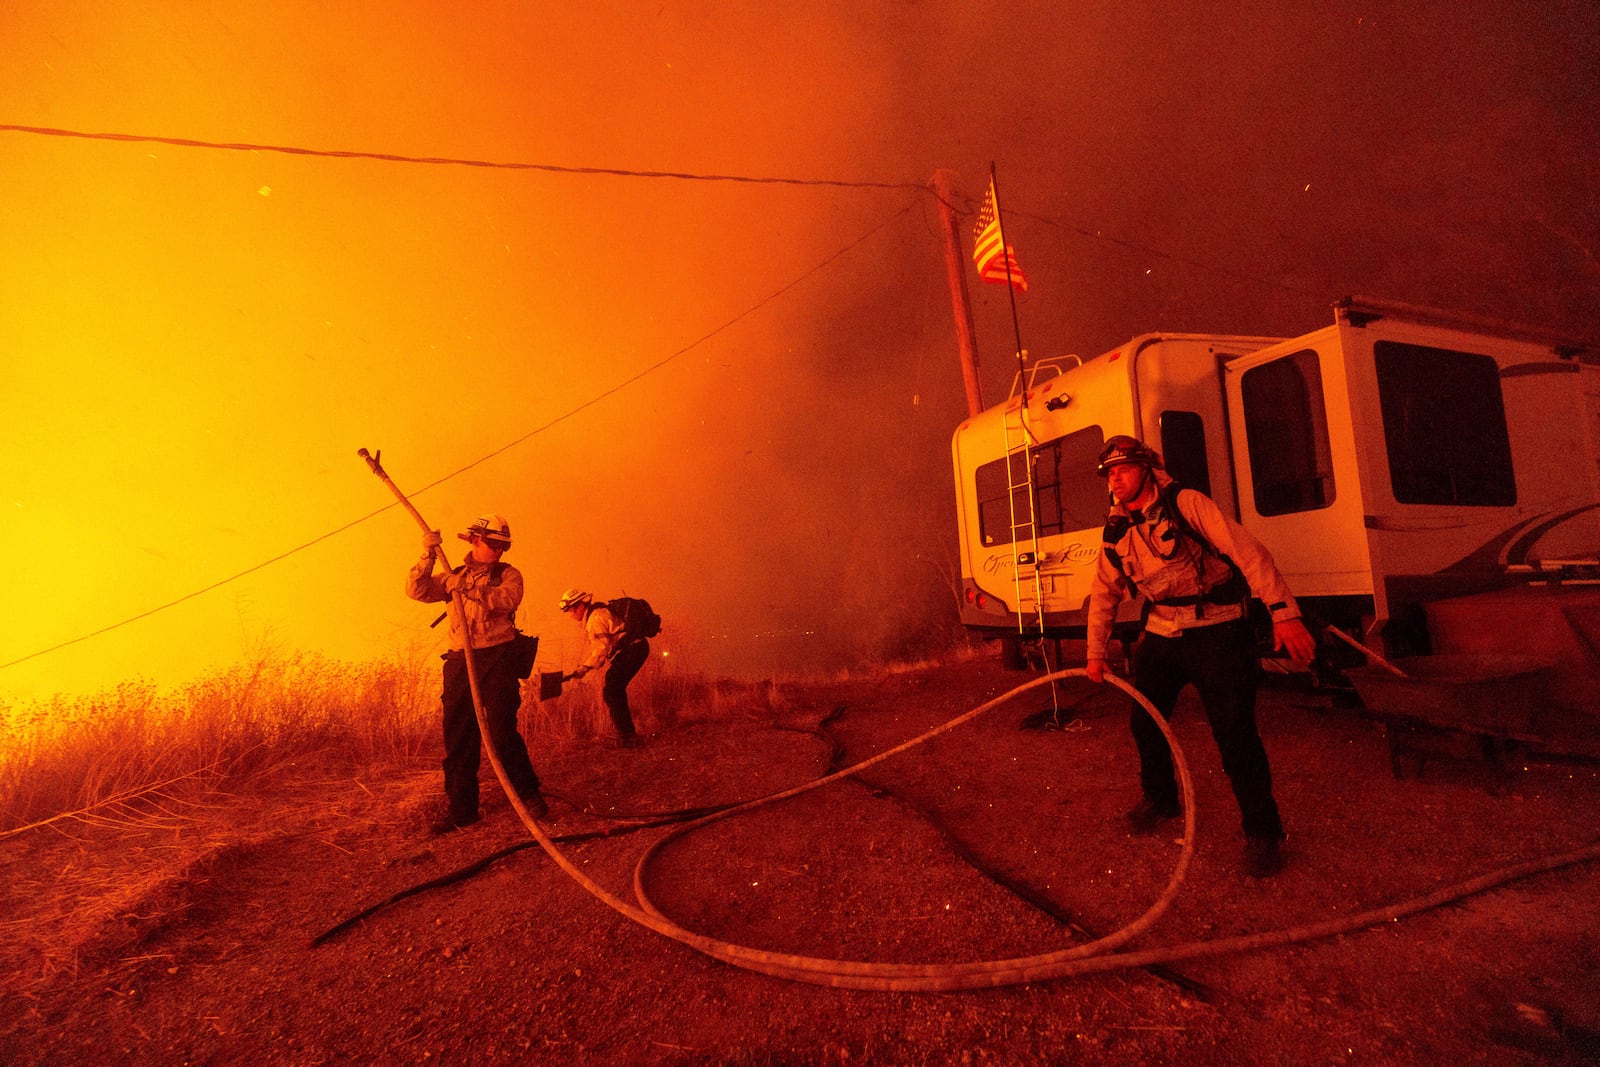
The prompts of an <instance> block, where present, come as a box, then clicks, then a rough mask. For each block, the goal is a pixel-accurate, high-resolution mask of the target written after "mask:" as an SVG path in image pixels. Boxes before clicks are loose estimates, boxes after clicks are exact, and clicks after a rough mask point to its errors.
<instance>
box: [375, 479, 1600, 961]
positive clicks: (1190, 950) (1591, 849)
mask: <svg viewBox="0 0 1600 1067" xmlns="http://www.w3.org/2000/svg"><path fill="white" fill-rule="evenodd" d="M359 454H360V455H361V457H362V458H363V459H364V460H366V461H367V464H368V466H370V467H371V468H372V470H373V473H375V474H377V475H378V476H379V477H381V478H382V479H383V481H384V483H385V484H386V485H388V486H389V488H390V489H391V490H392V491H393V492H394V494H395V496H396V497H397V498H398V499H399V500H400V502H401V504H403V505H404V506H405V507H406V509H407V510H408V511H410V512H411V514H412V516H413V517H414V518H416V520H417V522H418V523H419V524H420V525H421V526H422V528H423V529H424V530H425V531H426V530H430V529H431V527H429V526H428V525H427V523H426V522H425V521H424V520H423V519H422V516H421V515H420V514H419V513H418V512H417V510H416V509H415V508H414V507H412V506H411V503H410V502H409V501H408V500H406V498H405V496H404V494H402V493H401V492H400V490H399V489H398V488H397V487H396V486H395V485H394V483H393V482H392V481H391V480H390V479H389V477H388V475H387V474H385V473H384V472H383V468H382V467H381V466H379V464H378V460H377V458H376V457H372V456H369V455H368V454H367V450H366V449H361V450H360V453H359ZM453 606H454V608H455V610H456V611H458V612H460V611H461V605H460V595H459V594H456V595H455V597H454V599H453ZM460 617H461V616H458V618H460ZM463 632H465V627H463ZM467 645H468V647H467V649H466V660H467V677H468V680H469V682H470V683H471V685H472V695H473V704H474V707H475V709H476V711H477V715H478V721H479V728H480V732H481V733H482V735H483V742H484V748H485V749H486V750H487V752H488V754H489V764H490V766H491V767H493V768H494V773H495V777H496V778H497V779H499V781H500V786H501V788H502V789H504V790H505V794H506V797H507V799H508V800H509V801H510V802H511V806H512V808H513V809H514V810H515V811H516V813H517V817H518V818H519V819H521V820H522V824H523V826H525V827H526V828H527V830H528V832H529V833H530V834H532V835H533V838H534V840H536V841H537V842H538V843H539V846H540V848H542V849H543V850H544V852H545V854H546V855H548V856H549V857H550V858H551V859H552V860H553V861H554V862H555V864H556V865H557V866H558V867H560V868H561V869H562V870H563V871H565V872H566V873H567V874H568V875H569V876H570V877H571V878H572V879H573V880H574V881H575V882H577V883H578V884H579V885H580V886H582V887H583V888H584V889H585V890H586V891H587V892H588V893H589V894H590V895H591V896H593V897H595V898H596V899H597V900H599V901H601V902H602V903H604V904H605V905H606V906H607V907H609V908H611V909H612V910H614V911H616V912H617V913H619V914H621V915H624V916H626V917H627V918H629V919H631V920H633V921H634V922H636V923H638V924H640V925H641V926H645V927H648V928H649V929H651V930H654V931H655V932H656V933H659V934H661V935H662V936H664V937H669V938H671V939H673V940H674V941H678V942H680V943H682V944H684V945H687V946H689V947H690V948H692V949H694V950H696V951H697V952H701V953H704V954H705V955H707V956H710V957H712V958H713V959H718V960H722V961H723V962H724V963H730V964H732V965H734V966H736V967H741V968H744V969H746V970H751V971H757V972H760V973H762V974H768V975H772V976H774V977H778V978H787V979H790V980H793V981H799V982H808V983H811V984H814V985H827V986H834V987H839V988H848V989H864V990H878V991H886V992H887V991H896V992H950V991H956V990H965V989H984V988H995V987H1000V986H1008V985H1020V984H1023V983H1027V982H1038V981H1045V980H1048V979H1053V978H1065V977H1074V976H1078V975H1086V974H1094V973H1101V972H1106V971H1114V970H1121V969H1124V968H1132V967H1151V966H1156V965H1159V964H1167V963H1177V962H1182V961H1184V960H1192V959H1203V958H1206V957H1212V956H1225V955H1230V954H1234V953H1239V952H1248V951H1254V950H1259V949H1263V948H1270V947H1276V946H1281V945H1291V944H1301V943H1305V942H1308V941H1316V940H1320V939H1323V938H1328V937H1334V936H1337V935H1340V934H1346V933H1351V932H1354V931H1356V930H1361V929H1364V928H1366V927H1369V926H1376V925H1378V924H1380V923H1387V922H1393V921H1396V920H1398V919H1401V918H1404V917H1406V916H1409V915H1415V914H1417V913H1419V912H1423V911H1427V910H1430V909H1432V908H1437V907H1440V906H1442V905H1444V904H1448V903H1451V902H1454V901H1457V900H1460V899H1462V898H1464V897H1468V896H1471V895H1473V894H1476V893H1482V892H1485V891H1487V890H1489V889H1492V888H1494V887H1496V886H1500V885H1504V884H1506V883H1508V882H1512V881H1515V880H1517V879H1519V878H1526V877H1529V876H1531V875H1534V874H1540V873H1544V872H1547V871H1553V870H1558V869H1560V868H1563V867H1569V866H1573V865H1576V864H1579V863H1586V862H1592V861H1594V860H1597V859H1600V841H1595V842H1591V843H1590V844H1588V845H1585V846H1583V847H1581V848H1577V849H1574V850H1571V851H1569V852H1564V853H1560V854H1557V855H1552V856H1546V857H1542V858H1540V859H1535V860H1530V861H1527V862H1525V863H1520V864H1515V865H1512V866H1509V867H1503V868H1500V869H1498V870H1495V871H1491V872H1488V873H1486V874H1483V875H1480V876H1478V877H1475V878H1471V879H1468V880H1466V881H1463V882H1458V883H1456V884H1454V885H1450V886H1444V887H1441V888H1439V889H1437V890H1435V891H1434V892H1432V893H1427V894H1424V895H1422V896H1417V897H1411V898H1409V899H1406V900H1402V901H1398V902H1394V903H1390V904H1385V905H1381V906H1379V907H1376V908H1372V909H1369V910H1367V911H1363V912H1359V913H1356V914H1353V915H1348V916H1343V917H1340V918H1337V919H1332V920H1328V921H1326V922H1320V923H1311V924H1307V925H1304V926H1297V927H1288V928H1284V929H1280V930H1269V931H1265V932H1262V933H1258V934H1247V935H1243V936H1240V937H1230V938H1220V939H1217V940H1213V941H1193V942H1188V943H1186V944H1179V945H1167V946H1159V947H1154V948H1148V949H1142V950H1138V951H1119V950H1121V949H1123V947H1124V946H1126V945H1127V944H1128V943H1129V942H1131V941H1133V940H1134V939H1135V938H1137V937H1139V936H1140V935H1141V934H1143V933H1145V932H1146V931H1147V930H1149V929H1150V928H1151V927H1152V926H1153V925H1155V923H1156V921H1157V920H1159V919H1160V918H1161V916H1162V915H1163V914H1165V913H1166V911H1167V910H1168V909H1169V908H1170V907H1171V906H1172V903H1173V901H1174V900H1175V899H1176V898H1177V895H1178V890H1179V889H1180V887H1181V886H1182V884H1183V880H1184V877H1185V876H1186V875H1187V873H1188V869H1189V863H1190V860H1191V859H1192V858H1193V855H1194V840H1195V814H1194V783H1193V781H1192V780H1191V778H1190V775H1189V765H1188V761H1187V760H1186V759H1185V758H1184V755H1183V750H1182V748H1181V747H1180V746H1179V744H1178V739H1177V737H1176V736H1175V735H1174V734H1173V732H1172V728H1171V727H1170V726H1169V725H1168V724H1167V721H1166V719H1164V718H1163V717H1162V716H1161V715H1160V714H1159V713H1158V712H1157V711H1156V709H1155V707H1154V705H1152V704H1151V703H1150V701H1149V700H1148V699H1147V698H1146V697H1145V696H1144V694H1143V693H1141V692H1139V691H1138V690H1137V689H1135V688H1134V687H1133V686H1131V685H1129V684H1128V683H1127V682H1125V681H1123V680H1122V679H1121V678H1118V677H1116V676H1115V675H1109V674H1108V675H1106V680H1107V681H1108V682H1110V683H1111V684H1112V685H1115V686H1116V687H1117V688H1119V689H1121V690H1122V691H1123V692H1125V693H1126V694H1127V695H1128V696H1130V697H1132V698H1133V700H1134V701H1135V703H1137V704H1138V705H1139V707H1140V708H1142V709H1143V711H1144V712H1145V714H1147V715H1149V716H1150V718H1151V721H1152V722H1154V723H1155V725H1156V726H1157V727H1158V728H1159V729H1160V730H1161V733H1162V735H1163V736H1164V737H1165V738H1166V740H1167V745H1168V746H1169V747H1170V748H1171V750H1172V762H1173V767H1174V769H1175V770H1176V772H1177V776H1178V786H1179V791H1180V794H1181V797H1182V804H1183V818H1184V827H1183V844H1182V849H1181V851H1180V853H1179V855H1178V860H1177V863H1176V864H1175V866H1174V868H1173V873H1172V877H1171V878H1170V879H1169V880H1168V882H1167V885H1166V888H1165V889H1164V890H1163V891H1162V892H1161V894H1160V895H1159V896H1158V897H1157V899H1156V901H1155V903H1153V904H1152V905H1151V906H1150V907H1149V909H1147V910H1146V911H1145V912H1144V914H1143V915H1140V916H1139V917H1138V918H1137V919H1135V920H1134V921H1133V922H1131V923H1129V924H1128V925H1126V926H1124V927H1122V928H1121V929H1120V930H1117V931H1114V932H1113V933H1111V934H1108V935H1106V936H1104V937H1101V938H1098V939H1096V940H1093V941H1089V942H1086V943H1084V944H1081V945H1076V946H1073V947H1072V948H1068V949H1061V950H1058V951H1054V952H1046V953H1040V954H1038V955H1034V956H1020V957H1012V958H1009V959H999V960H977V961H972V962H966V963H937V964H935V963H925V964H918V963H872V962H866V961H857V960H836V959H827V958H823V957H816V956H803V955H797V954H794V953H787V952H772V951H768V950H765V949H759V948H753V947H751V946H747V945H739V944H735V943H733V942H729V941H723V940H720V939H718V938H714V937H709V936H707V935H705V934H699V933H696V932H694V931H692V930H688V929H685V928H684V927H682V926H680V925H678V924H677V923H676V922H674V921H673V920H672V919H670V918H669V917H667V916H666V915H665V914H663V913H662V912H661V911H660V909H659V908H657V907H656V906H655V905H654V904H653V903H652V902H651V901H650V899H649V896H648V894H647V892H646V890H645V875H646V872H647V871H648V869H649V866H650V863H651V860H652V859H653V858H654V857H655V856H656V854H657V853H658V852H659V851H660V849H661V848H662V846H664V845H665V844H667V843H668V842H669V841H671V840H674V839H675V838H678V837H681V836H683V835H684V834H687V833H689V832H691V831H693V830H695V829H697V828H699V827H702V826H706V825H708V824H710V823H712V822H715V821H717V820H720V819H727V818H732V817H733V816H736V815H740V814H743V813H745V812H748V811H752V810H754V809H756V808H759V807H764V806H765V805H768V804H774V803H777V802H778V801H780V800H786V799H788V798H790V797H794V796H798V795H799V794H801V793H805V792H809V791H810V790H812V789H818V788H821V787H822V786H824V785H827V784H829V783H831V782H834V781H837V780H838V779H840V778H845V777H849V776H851V775H853V774H855V773H857V772H859V771H862V770H865V769H866V768H868V767H870V766H872V765H874V764H877V763H881V762H882V761H884V760H886V759H888V758H890V757H891V756H895V755H898V754H900V753H902V752H904V751H906V750H907V749H910V748H913V747H915V746H917V745H920V744H922V743H923V742H925V741H928V740H930V739H932V738H934V737H937V736H938V735H940V734H942V733H946V732H948V731H950V730H953V729H955V728H956V727H957V726H960V725H962V724H963V723H966V722H968V721H970V720H972V719H975V718H977V717H978V716H980V715H983V714H985V713H987V712H989V711H992V710H993V709H994V708H997V707H999V706H1000V705H1002V704H1005V703H1007V702H1009V701H1010V700H1012V699H1013V698H1015V697H1017V696H1019V695H1021V694H1022V693H1025V692H1027V691H1028V690H1030V689H1034V688H1037V687H1039V686H1041V685H1047V684H1053V683H1055V682H1058V681H1060V680H1062V679H1065V678H1074V677H1084V676H1085V675H1086V672H1085V671H1084V670H1083V669H1081V668H1071V669H1067V670H1061V671H1055V672H1053V673H1050V674H1046V675H1042V676H1040V677H1038V678H1033V679H1030V680H1029V681H1027V682H1025V683H1023V684H1022V685H1019V686H1017V687H1016V688H1015V689H1012V690H1010V691H1009V692H1007V693H1004V694H1002V695H1000V696H998V697H995V698H994V699H992V700H989V701H986V702H985V703H983V704H980V705H978V706H977V707H975V708H973V709H971V710H970V711H967V712H964V713H962V714H961V715H958V716H956V717H955V718H953V719H950V720H949V721H948V722H945V723H943V724H941V725H939V726H936V727H934V728H933V729H932V730H929V731H927V732H926V733H924V734H922V735H920V736H918V737H914V738H912V739H911V740H909V741H906V742H903V743H902V744H899V745H896V746H895V747H893V748H890V749H887V750H885V751H883V752H880V753H878V754H877V755H876V756H872V757H870V758H868V759H865V760H862V761H861V762H859V763H856V764H854V765H852V766H850V767H846V768H844V769H843V770H840V771H837V772H835V773H833V774H830V775H827V776H825V777H822V778H817V779H813V780H812V781H809V782H806V783H804V784H802V785H798V786H795V787H794V788H792V789H787V790H783V791H781V792H778V793H773V794H771V795H769V796H765V797H760V798H758V799H756V800H751V801H748V802H746V803H743V804H739V805H735V806H732V807H729V808H726V809H723V810H720V811H715V812H713V813H712V814H709V815H706V816H703V817H702V818H699V819H696V820H694V821H692V822H688V823H685V824H683V825H681V826H680V827H679V828H678V829H677V830H675V831H673V832H671V833H669V834H668V835H666V836H665V837H663V838H662V839H661V840H659V841H657V842H656V843H655V844H654V845H652V846H651V847H650V848H649V849H647V850H646V851H645V853H644V854H643V855H642V856H641V857H640V859H639V862H638V864H637V866H636V867H635V868H634V875H633V888H634V895H635V897H636V898H637V899H638V901H639V905H638V906H635V905H633V904H630V903H628V902H627V901H625V900H623V899H622V898H620V897H618V896H617V895H616V894H614V893H612V892H610V891H609V890H607V889H606V888H605V887H604V886H601V885H599V884H598V883H597V882H595V881H594V880H593V879H591V878H590V877H589V876H588V875H586V874H584V873H583V872H582V871H581V870H579V869H578V867H577V866H576V865H575V864H574V863H573V862H572V861H571V860H569V859H568V858H567V857H566V855H565V854H564V853H563V852H562V851H561V850H560V849H559V848H557V847H556V845H555V843H554V842H553V841H552V840H551V839H550V837H549V835H548V834H546V833H545V831H544V829H543V828H542V827H541V826H540V825H539V823H538V821H537V820H535V819H534V818H533V817H532V816H531V815H530V814H529V813H528V810H527V808H526V806H524V804H523V803H522V800H521V798H520V797H519V796H518V795H517V791H516V790H515V789H514V788H512V786H511V782H510V779H509V777H508V776H507V775H506V771H505V767H504V766H503V765H502V764H501V762H500V758H499V756H498V754H497V753H496V752H495V750H494V745H493V743H492V742H491V741H490V737H489V729H488V723H487V721H486V719H485V716H484V710H483V703H482V701H481V699H479V695H478V688H477V681H476V676H475V674H474V673H473V668H472V652H471V647H470V642H467Z"/></svg>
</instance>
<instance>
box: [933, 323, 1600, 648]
mask: <svg viewBox="0 0 1600 1067" xmlns="http://www.w3.org/2000/svg"><path fill="white" fill-rule="evenodd" d="M1334 319H1335V321H1334V323H1333V325H1331V326H1328V327H1325V328H1323V329H1320V330H1317V331H1315V332H1314V333H1309V334H1306V335H1304V336H1302V337H1295V338H1288V339H1285V338H1272V337H1234V336H1211V335H1200V334H1144V335H1142V336H1139V337H1135V338H1133V339H1132V340H1130V341H1128V342H1126V343H1125V344H1123V345H1120V346H1119V347H1117V348H1115V349H1113V350H1111V351H1110V352H1107V353H1105V354H1104V355H1101V356H1098V357H1096V358H1094V359H1090V360H1087V361H1082V360H1077V357H1066V358H1065V359H1064V360H1054V361H1050V360H1046V361H1041V362H1040V363H1038V364H1036V365H1035V366H1034V367H1033V368H1032V369H1031V371H1030V373H1029V376H1028V377H1029V380H1028V381H1027V382H1022V381H1019V382H1018V383H1017V385H1016V386H1014V387H1013V390H1012V395H1011V396H1010V398H1009V399H1007V400H1006V401H1005V403H1003V404H998V405H996V406H994V407H992V408H989V409H988V410H986V411H983V412H981V413H979V414H977V415H975V416H973V417H971V418H969V419H967V420H966V421H965V422H963V423H962V424H961V425H960V426H959V427H958V428H957V430H956V432H955V436H954V441H953V444H952V451H953V455H954V461H955V476H956V487H957V492H956V500H957V514H958V521H959V524H960V554H961V573H962V586H963V587H962V603H961V618H962V622H963V623H964V624H966V625H967V626H968V627H969V628H971V629H973V630H975V631H979V632H982V633H985V634H987V635H989V636H993V637H1002V638H1009V639H1012V640H1017V639H1019V638H1020V639H1028V638H1030V637H1033V636H1043V637H1081V636H1082V634H1083V630H1084V623H1085V616H1086V610H1085V609H1086V606H1087V601H1088V595H1089V583H1090V579H1091V576H1092V575H1093V573H1094V568H1095V565H1096V561H1097V559H1098V557H1099V554H1100V530H1101V526H1102V525H1103V523H1104V521H1105V515H1106V507H1107V496H1106V489H1105V483H1104V480H1103V479H1101V478H1098V477H1096V475H1095V460H1096V456H1097V454H1098V453H1099V451H1100V448H1101V446H1102V444H1103V443H1104V442H1105V440H1106V439H1107V438H1108V437H1111V436H1112V435H1114V434H1132V435H1134V436H1135V437H1138V438H1141V439H1142V440H1144V441H1146V442H1148V443H1149V444H1151V445H1153V446H1155V447H1156V448H1157V449H1159V450H1160V452H1161V454H1162V456H1163V457H1164V458H1165V461H1166V467H1167V470H1168V471H1169V472H1171V473H1172V475H1173V476H1174V477H1175V478H1177V479H1178V480H1179V481H1180V482H1181V483H1183V484H1185V485H1188V486H1191V487H1193V488H1197V489H1200V490H1203V491H1205V492H1207V493H1208V494H1210V495H1211V496H1212V497H1213V498H1214V499H1215V500H1216V501H1217V502H1218V503H1219V504H1220V505H1222V507H1223V508H1224V510H1226V511H1229V512H1231V514H1233V515H1234V516H1235V517H1236V518H1237V519H1238V520H1239V521H1240V522H1241V523H1242V524H1243V525H1244V526H1245V527H1247V528H1248V529H1250V530H1251V531H1252V532H1254V533H1255V534H1256V536H1258V537H1259V538H1260V539H1261V540H1262V541H1263V542H1264V543H1265V544H1266V545H1267V547H1268V548H1269V549H1270V550H1271V551H1272V554H1273V556H1274V557H1275V558H1276V560H1277V562H1278V566H1279V568H1280V569H1281V570H1282V571H1283V573H1284V575H1285V576H1286V577H1287V578H1288V580H1289V583H1290V586H1291V588H1292V589H1293V590H1294V591H1295V594H1296V596H1297V597H1298V599H1299V600H1300V601H1301V603H1302V605H1303V606H1304V608H1305V610H1306V611H1307V612H1308V614H1311V615H1313V617H1314V618H1317V619H1320V620H1321V621H1323V622H1327V623H1332V624H1335V625H1338V626H1340V627H1342V628H1347V632H1354V633H1356V634H1357V635H1359V636H1360V637H1362V639H1363V640H1365V641H1367V643H1368V644H1369V645H1370V646H1371V647H1373V648H1374V649H1375V650H1387V651H1388V653H1389V654H1390V655H1395V654H1409V653H1416V652H1426V651H1429V636H1428V634H1427V626H1426V621H1425V611H1424V606H1425V605H1426V604H1428V603H1430V602H1433V601H1437V600H1440V599H1443V598H1455V597H1462V596H1464V595H1468V594H1474V593H1478V592H1482V591H1486V590H1492V589H1503V588H1506V587H1508V586H1512V585H1515V584H1517V583H1519V582H1524V583H1526V582H1528V581H1530V580H1538V581H1540V582H1544V583H1548V582H1550V581H1552V580H1555V581H1562V580H1565V581H1568V582H1581V581H1592V580H1593V579H1594V578H1595V576H1596V571H1597V562H1596V561H1597V560H1600V353H1597V352H1596V350H1595V348H1594V346H1593V345H1591V344H1587V343H1571V342H1565V341H1563V340H1560V339H1557V338H1555V337H1551V336H1544V335H1542V334H1540V333H1539V332H1537V331H1534V330H1529V329H1525V328H1519V327H1512V326H1509V325H1505V324H1492V323H1490V322H1488V321H1486V320H1473V319H1471V318H1469V317H1467V316H1461V315H1452V314H1448V313H1442V312H1436V311H1431V310H1428V309H1422V308H1415V307H1408V306H1403V305H1397V304H1379V303H1375V302H1370V301H1357V300H1354V299H1347V300H1345V301H1341V302H1340V303H1339V304H1337V305H1335V316H1334ZM1024 386H1025V388H1024ZM1137 618H1138V605H1136V604H1124V606H1123V613H1122V614H1121V615H1120V616H1119V620H1120V621H1121V622H1124V623H1131V622H1133V621H1135V620H1137Z"/></svg>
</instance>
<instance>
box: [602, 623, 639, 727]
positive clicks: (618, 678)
mask: <svg viewBox="0 0 1600 1067" xmlns="http://www.w3.org/2000/svg"><path fill="white" fill-rule="evenodd" d="M649 658H650V642H649V641H645V640H643V639H641V640H638V641H630V642H628V643H627V644H625V645H623V646H622V647H620V648H618V649H617V654H616V655H615V656H612V657H611V663H610V664H609V665H608V666H607V667H606V679H605V683H604V684H603V685H602V686H601V687H600V696H601V698H602V699H604V700H605V702H606V710H607V711H609V712H610V713H611V725H612V726H615V727H616V728H617V736H618V737H633V736H634V729H633V712H632V711H630V710H629V708H628V683H629V682H631V681H633V676H634V675H636V674H638V673H639V669H640V668H641V667H643V666H644V664H645V661H646V660H648V659H649Z"/></svg>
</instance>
